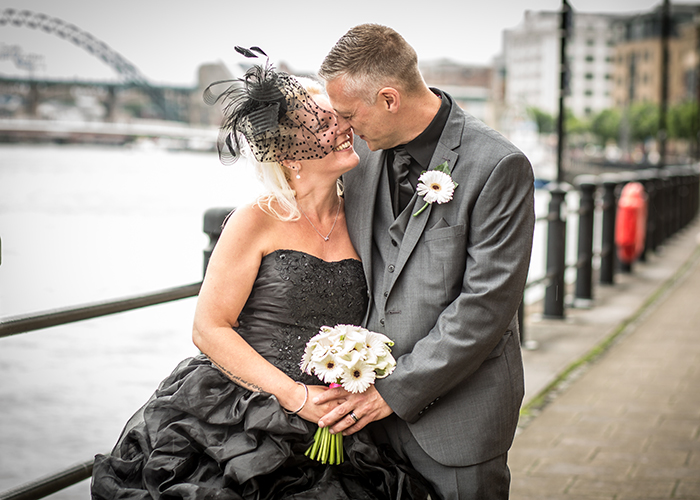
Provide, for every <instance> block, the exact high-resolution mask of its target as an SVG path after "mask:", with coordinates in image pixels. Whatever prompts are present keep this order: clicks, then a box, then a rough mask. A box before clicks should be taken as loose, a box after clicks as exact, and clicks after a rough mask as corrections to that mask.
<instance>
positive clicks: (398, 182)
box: [391, 146, 413, 217]
mask: <svg viewBox="0 0 700 500" xmlns="http://www.w3.org/2000/svg"><path fill="white" fill-rule="evenodd" d="M410 163H411V155H410V154H408V152H407V151H406V148H404V147H403V146H397V147H396V148H394V163H393V164H392V166H391V169H392V171H393V173H394V193H393V194H394V197H393V202H394V205H393V208H394V217H398V215H399V214H400V213H401V212H403V210H404V208H406V205H408V202H409V201H411V198H413V186H411V182H410V181H409V180H408V166H409V165H410Z"/></svg>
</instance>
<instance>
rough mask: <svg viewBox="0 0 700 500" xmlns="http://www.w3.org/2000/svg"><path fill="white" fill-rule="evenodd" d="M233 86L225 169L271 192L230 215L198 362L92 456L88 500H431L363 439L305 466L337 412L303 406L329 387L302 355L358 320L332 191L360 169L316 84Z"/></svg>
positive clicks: (266, 78) (351, 264) (360, 285)
mask: <svg viewBox="0 0 700 500" xmlns="http://www.w3.org/2000/svg"><path fill="white" fill-rule="evenodd" d="M241 50H243V51H245V49H241ZM246 52H248V53H249V51H246ZM249 54H250V53H249ZM228 84H230V86H229V87H228V89H226V90H225V91H224V92H223V93H221V94H220V95H218V96H216V95H215V94H213V93H211V91H209V92H208V97H209V98H210V100H212V101H216V100H219V99H221V100H222V101H223V102H224V103H225V120H224V125H223V126H222V135H221V141H220V144H221V147H220V157H221V159H222V161H224V162H227V161H229V160H234V161H235V160H236V159H237V158H238V157H239V156H240V155H241V154H244V155H246V156H248V159H249V161H252V162H253V163H255V165H256V168H257V170H258V173H259V175H260V177H261V179H262V180H263V182H264V184H265V185H266V187H267V189H268V192H267V194H265V195H264V196H262V197H261V198H260V199H258V200H257V201H256V202H255V203H253V204H251V205H249V206H244V207H240V208H238V209H237V210H236V211H235V212H233V213H232V214H231V215H230V216H229V218H228V220H227V221H226V222H225V227H224V229H223V232H222V234H221V237H220V239H219V241H218V243H217V245H216V248H215V249H214V252H213V254H212V256H211V259H210V262H209V265H208V269H207V272H206V276H205V279H204V281H203V284H202V288H201V292H200V294H199V299H198V302H197V308H196V311H195V317H194V327H193V340H194V343H195V344H196V345H197V347H198V348H199V349H200V350H201V352H202V354H201V355H199V356H196V357H194V358H189V359H186V360H184V361H182V362H181V363H180V364H179V366H177V367H176V369H175V370H174V371H173V373H172V374H171V375H170V376H169V377H167V378H166V379H165V380H164V381H163V382H162V383H161V385H160V386H159V387H158V389H157V390H156V392H155V393H154V395H153V396H152V397H151V399H150V400H149V401H148V402H147V403H146V404H145V405H144V406H143V407H142V408H141V409H140V410H139V411H138V412H137V413H136V414H135V415H134V416H133V417H132V418H131V419H130V421H129V422H128V423H127V424H126V426H125V429H124V431H123V432H122V435H121V436H120V437H119V440H118V442H117V444H116V446H115V448H114V450H113V451H112V453H111V454H110V455H98V456H96V458H95V465H94V470H93V480H92V497H93V499H115V498H119V499H126V498H133V499H151V498H152V499H160V498H163V499H165V498H168V499H171V498H183V499H273V498H295V499H317V498H328V499H380V498H381V499H391V498H393V499H421V498H428V497H429V487H428V486H427V485H426V483H425V481H424V480H423V479H422V478H421V477H420V476H419V475H418V474H417V473H416V472H415V471H414V470H413V469H412V468H411V467H410V466H409V465H408V464H406V463H404V462H402V461H400V460H399V459H398V458H397V456H396V455H395V454H394V453H393V452H392V450H391V449H390V448H388V447H387V446H385V445H379V444H376V443H375V442H373V441H372V439H371V438H370V436H369V434H368V432H366V431H365V430H362V431H359V432H357V433H355V434H353V435H352V436H348V437H346V438H345V440H344V441H345V456H346V461H345V462H344V463H342V464H340V465H322V464H320V463H318V462H315V461H313V460H311V459H309V458H307V457H306V456H305V455H304V452H305V451H306V449H307V448H308V447H309V446H310V445H311V443H312V442H313V435H314V433H315V431H316V428H317V426H316V422H318V420H319V419H320V418H321V417H322V416H323V415H325V414H326V413H328V412H329V411H330V409H331V408H329V407H328V405H329V404H330V403H329V404H326V405H317V404H314V403H313V402H312V401H313V398H314V396H315V395H318V394H320V393H322V392H323V391H325V390H326V387H325V386H323V385H321V384H320V381H319V380H318V379H316V378H312V377H311V376H309V375H306V374H304V373H302V371H301V369H300V368H299V363H300V361H301V357H302V354H303V351H304V347H305V345H306V342H307V341H308V340H309V339H310V338H311V337H312V336H314V335H315V334H316V333H318V331H319V328H320V327H321V326H323V325H330V326H333V325H335V324H340V323H343V324H357V325H359V324H360V323H361V321H362V319H363V317H364V315H365V311H366V307H367V285H366V282H365V278H364V274H363V270H362V264H361V262H360V261H359V258H358V255H357V253H356V252H355V249H354V248H353V246H352V243H351V242H350V238H349V236H348V232H347V227H346V223H345V211H344V204H343V198H342V189H341V183H340V181H339V179H340V177H341V176H342V174H343V173H345V172H347V171H349V170H350V169H352V168H353V167H355V166H356V165H357V163H358V161H359V160H358V156H357V154H356V153H355V151H354V149H353V147H352V146H353V135H352V131H351V130H350V129H341V128H340V127H339V125H338V121H337V120H336V118H335V115H334V113H333V111H332V109H331V107H330V104H329V102H328V100H327V98H326V97H325V96H324V95H323V92H322V87H321V86H320V85H319V84H318V83H316V82H313V81H311V80H308V81H306V80H302V79H297V78H295V77H292V76H290V75H287V74H286V73H282V72H278V71H276V70H275V69H274V68H272V67H270V66H269V65H268V64H266V65H265V66H254V67H253V68H251V70H249V71H248V72H247V73H246V75H245V77H244V78H242V79H241V80H239V81H235V82H228ZM210 88H211V87H210ZM335 404H338V403H335Z"/></svg>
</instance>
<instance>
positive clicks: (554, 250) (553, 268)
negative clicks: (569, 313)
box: [544, 183, 570, 319]
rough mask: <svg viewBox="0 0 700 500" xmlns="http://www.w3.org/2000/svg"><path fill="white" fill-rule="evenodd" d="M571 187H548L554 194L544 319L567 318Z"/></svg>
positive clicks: (548, 232) (556, 184)
mask: <svg viewBox="0 0 700 500" xmlns="http://www.w3.org/2000/svg"><path fill="white" fill-rule="evenodd" d="M569 189H570V186H569V185H568V184H565V183H561V184H558V183H552V184H550V185H549V186H548V190H549V192H550V195H551V199H550V201H549V214H548V216H547V219H548V221H549V222H548V226H547V278H549V282H548V285H547V288H546V289H545V293H544V316H545V317H547V318H556V319H560V318H564V299H565V296H566V288H565V283H564V273H565V271H566V205H565V201H566V193H567V192H568V191H569Z"/></svg>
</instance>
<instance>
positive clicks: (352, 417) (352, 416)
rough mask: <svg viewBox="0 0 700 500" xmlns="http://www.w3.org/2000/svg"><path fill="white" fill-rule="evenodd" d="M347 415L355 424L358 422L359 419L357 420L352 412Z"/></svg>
mask: <svg viewBox="0 0 700 500" xmlns="http://www.w3.org/2000/svg"><path fill="white" fill-rule="evenodd" d="M348 415H350V418H351V419H353V420H354V421H355V423H357V421H358V420H360V419H359V418H357V415H355V412H354V411H351V412H350V413H348Z"/></svg>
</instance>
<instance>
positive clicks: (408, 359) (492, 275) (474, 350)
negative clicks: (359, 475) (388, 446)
mask: <svg viewBox="0 0 700 500" xmlns="http://www.w3.org/2000/svg"><path fill="white" fill-rule="evenodd" d="M459 191H460V187H458V188H457V189H456V190H455V195H454V196H455V197H454V199H453V200H452V201H450V203H454V202H458V203H461V204H468V205H472V206H471V208H470V209H467V208H464V210H465V213H468V217H467V219H468V220H467V248H466V262H465V272H464V274H463V276H462V283H461V288H460V289H459V294H458V296H457V297H456V298H455V299H454V300H453V301H452V302H451V303H449V305H448V306H447V307H446V308H444V310H443V311H442V312H441V313H440V314H439V316H438V318H437V321H436V323H435V325H434V327H433V328H432V329H431V331H430V332H429V333H428V334H427V335H425V336H424V337H423V338H422V339H420V340H419V341H418V342H417V343H416V344H415V345H414V347H413V349H412V351H410V352H408V353H406V354H404V355H402V356H401V357H400V358H399V359H398V360H397V367H396V370H395V371H394V373H393V374H392V375H391V376H389V377H387V378H385V379H382V380H378V381H377V389H378V390H379V392H380V394H381V395H382V397H383V398H384V399H385V400H386V402H387V403H388V404H389V406H390V407H391V408H392V410H394V412H395V413H396V414H397V415H398V416H399V417H401V418H402V419H404V420H406V421H408V422H409V423H413V422H416V421H417V420H418V419H419V418H420V415H421V414H422V410H424V409H425V408H426V407H428V406H429V405H430V404H431V402H433V401H435V400H436V399H437V398H439V397H441V396H443V395H445V394H447V393H449V391H450V390H451V389H453V388H454V387H455V386H457V385H458V384H468V383H469V377H470V376H471V375H472V374H474V373H475V372H476V371H477V370H478V369H479V367H480V366H481V365H482V363H484V361H485V360H486V359H487V357H489V354H491V353H492V351H493V350H494V348H495V347H496V346H497V345H498V343H499V342H500V341H501V339H502V338H503V337H504V334H505V333H506V331H507V329H508V325H509V324H510V323H511V320H512V319H513V317H514V316H515V315H516V313H517V310H518V307H519V305H520V302H521V300H522V293H523V289H524V286H525V282H526V279H527V272H528V268H529V264H530V253H531V249H532V236H533V229H534V220H535V216H534V183H533V174H532V167H531V166H530V163H529V161H528V160H527V158H526V157H525V156H524V155H523V154H522V153H511V154H508V155H507V156H505V157H504V158H502V159H501V160H500V161H499V162H498V163H497V165H496V166H495V167H494V168H493V170H492V171H491V173H490V174H489V175H488V177H487V178H486V180H485V182H484V184H483V187H482V188H481V190H480V192H478V193H476V194H474V193H471V192H469V189H468V188H464V189H462V193H461V195H462V198H460V197H459V195H460V193H459ZM467 193H469V194H467ZM474 196H475V200H473V202H472V201H471V200H468V199H465V197H469V198H472V197H474ZM464 255H465V249H464V248H461V249H460V251H459V258H460V259H463V258H464ZM413 271H414V272H415V270H413Z"/></svg>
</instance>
